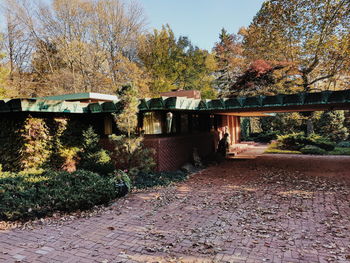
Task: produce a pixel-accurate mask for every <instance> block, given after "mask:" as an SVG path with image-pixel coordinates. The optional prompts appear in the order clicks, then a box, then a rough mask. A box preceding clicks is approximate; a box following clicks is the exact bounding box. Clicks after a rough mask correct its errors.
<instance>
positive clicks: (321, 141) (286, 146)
mask: <svg viewBox="0 0 350 263" xmlns="http://www.w3.org/2000/svg"><path fill="white" fill-rule="evenodd" d="M306 145H314V146H316V147H319V148H321V149H323V150H326V151H332V150H333V149H334V147H335V143H333V142H331V141H329V139H327V138H325V137H322V136H320V135H317V134H311V135H310V136H309V137H306V136H305V135H304V134H303V133H291V134H287V135H283V136H278V148H279V149H282V150H292V151H300V150H301V149H302V148H303V147H305V146H306Z"/></svg>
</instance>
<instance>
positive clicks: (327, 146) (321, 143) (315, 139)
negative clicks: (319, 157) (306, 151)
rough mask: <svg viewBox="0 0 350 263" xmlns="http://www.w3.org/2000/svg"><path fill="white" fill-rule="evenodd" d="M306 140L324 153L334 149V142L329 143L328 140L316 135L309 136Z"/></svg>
mask: <svg viewBox="0 0 350 263" xmlns="http://www.w3.org/2000/svg"><path fill="white" fill-rule="evenodd" d="M307 140H308V142H309V143H310V144H311V145H315V146H317V147H319V148H321V149H324V150H326V151H332V150H333V149H334V147H335V143H334V142H331V141H330V140H329V139H328V138H325V137H322V136H320V135H317V134H311V135H310V136H309V137H307Z"/></svg>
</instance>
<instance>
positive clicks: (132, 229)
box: [0, 155, 350, 263]
mask: <svg viewBox="0 0 350 263" xmlns="http://www.w3.org/2000/svg"><path fill="white" fill-rule="evenodd" d="M295 158H300V160H301V159H302V160H303V161H304V162H305V160H306V161H307V162H310V163H313V164H315V163H317V162H319V165H318V166H317V168H318V169H319V171H318V172H315V170H308V165H305V164H304V165H302V167H301V166H300V167H296V166H295V165H294V166H288V162H289V160H290V159H288V158H286V157H282V156H278V155H276V156H273V157H270V156H261V157H258V158H257V159H255V160H230V161H227V162H225V163H223V164H221V165H219V166H213V167H210V168H208V169H206V170H204V171H202V172H200V173H198V174H195V175H193V176H191V178H190V179H189V180H188V181H186V182H183V183H180V184H177V185H174V186H170V187H167V188H161V189H152V190H147V191H139V192H135V193H132V194H130V195H128V196H127V197H125V198H122V199H120V200H118V201H117V202H115V203H113V205H112V206H110V207H109V209H107V210H106V211H103V212H101V213H100V214H97V215H94V216H92V217H90V218H79V219H73V220H68V221H67V222H62V221H60V222H59V223H55V222H54V221H49V222H50V223H46V221H45V222H44V223H43V224H42V225H41V226H40V225H38V224H36V225H35V226H34V227H33V229H32V230H30V229H25V230H21V229H12V230H6V231H0V262H45V263H47V262H105V263H106V262H247V263H248V262H293V263H294V262H350V234H349V230H350V174H348V173H350V172H349V170H348V168H349V167H348V166H346V165H348V164H349V163H350V158H349V157H347V158H348V159H346V158H345V157H344V158H340V159H339V163H338V164H337V162H338V159H337V158H333V159H331V160H332V162H333V165H328V164H327V160H329V159H327V157H322V158H324V159H322V158H321V157H320V158H318V157H317V158H318V159H312V157H310V158H311V159H310V160H311V161H310V160H309V159H308V158H307V157H304V156H303V157H297V156H295V157H294V158H293V160H295ZM300 163H303V162H302V161H300ZM264 164H265V165H264ZM322 164H323V165H324V166H322ZM326 164H327V165H326ZM283 167H288V168H283ZM310 167H314V166H312V165H310ZM325 167H328V168H327V169H325ZM299 168H303V169H299ZM332 169H333V170H332Z"/></svg>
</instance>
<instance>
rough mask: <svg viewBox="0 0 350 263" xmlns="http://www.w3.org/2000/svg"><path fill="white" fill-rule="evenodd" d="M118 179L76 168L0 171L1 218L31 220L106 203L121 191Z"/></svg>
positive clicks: (119, 179)
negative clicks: (39, 171)
mask: <svg viewBox="0 0 350 263" xmlns="http://www.w3.org/2000/svg"><path fill="white" fill-rule="evenodd" d="M121 182H122V180H121V178H119V177H118V176H115V177H103V176H100V175H99V174H97V173H94V172H91V171H85V170H77V171H75V172H73V173H69V172H66V171H46V172H43V173H42V174H23V173H1V175H0V220H18V219H20V220H21V219H32V218H37V217H43V216H46V215H50V214H52V213H53V212H55V211H62V212H71V211H75V210H86V209H90V208H92V207H93V206H95V205H100V204H106V203H108V202H110V201H111V200H113V199H115V198H117V197H118V196H120V194H121V193H122V191H123V189H122V188H121V187H120V183H121Z"/></svg>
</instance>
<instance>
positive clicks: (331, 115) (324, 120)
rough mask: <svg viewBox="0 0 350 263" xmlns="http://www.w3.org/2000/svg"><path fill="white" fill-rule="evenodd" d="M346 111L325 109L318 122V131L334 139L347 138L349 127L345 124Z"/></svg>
mask: <svg viewBox="0 0 350 263" xmlns="http://www.w3.org/2000/svg"><path fill="white" fill-rule="evenodd" d="M344 121H345V116H344V111H325V112H323V113H322V115H321V118H320V120H319V122H318V124H317V131H318V132H319V133H320V134H321V135H323V136H326V137H329V138H330V139H331V140H333V141H341V140H346V139H347V138H348V136H349V131H348V129H347V128H346V127H345V126H344Z"/></svg>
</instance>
